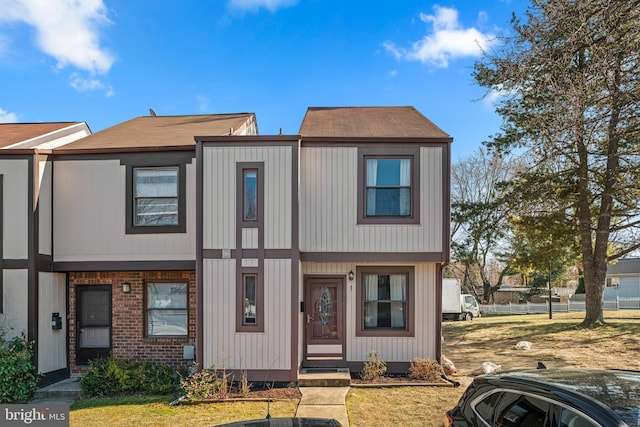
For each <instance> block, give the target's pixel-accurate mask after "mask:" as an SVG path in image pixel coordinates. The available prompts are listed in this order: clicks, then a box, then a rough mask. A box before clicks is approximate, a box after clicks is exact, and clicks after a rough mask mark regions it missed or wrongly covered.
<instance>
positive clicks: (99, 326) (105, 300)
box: [76, 285, 111, 365]
mask: <svg viewBox="0 0 640 427" xmlns="http://www.w3.org/2000/svg"><path fill="white" fill-rule="evenodd" d="M76 301H77V303H76V318H77V322H76V323H77V325H76V327H77V329H76V330H77V331H78V333H77V337H78V342H77V347H78V352H77V354H78V360H77V363H78V365H86V364H88V363H89V360H91V359H97V358H99V357H109V354H110V353H111V286H84V285H80V286H78V287H77V298H76Z"/></svg>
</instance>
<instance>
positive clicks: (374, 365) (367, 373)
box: [360, 351, 387, 381]
mask: <svg viewBox="0 0 640 427" xmlns="http://www.w3.org/2000/svg"><path fill="white" fill-rule="evenodd" d="M380 356H382V355H381V354H380V353H378V352H377V351H372V352H370V353H367V359H368V360H367V361H366V362H364V366H363V367H362V372H361V373H360V378H362V379H363V380H365V381H372V380H376V379H379V378H382V377H383V376H384V374H385V373H386V372H387V364H386V363H385V362H384V361H383V360H381V359H380Z"/></svg>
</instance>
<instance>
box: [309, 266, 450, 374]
mask: <svg viewBox="0 0 640 427" xmlns="http://www.w3.org/2000/svg"><path fill="white" fill-rule="evenodd" d="M364 265H366V264H357V266H360V267H362V266H364ZM372 265H376V266H380V265H382V264H372ZM391 265H396V264H384V266H391ZM403 265H413V266H414V267H415V295H414V298H415V316H416V318H415V336H414V337H356V334H355V331H356V324H355V322H356V319H355V313H356V304H357V301H356V289H355V286H357V282H356V280H355V279H354V280H353V281H352V282H349V281H348V280H347V278H346V276H347V273H348V272H349V271H353V272H355V271H356V264H351V263H308V262H303V263H302V273H303V274H305V275H320V274H327V275H344V276H345V283H346V289H345V293H344V294H345V296H346V299H347V301H346V313H345V314H346V316H345V319H346V336H345V345H346V351H347V360H348V361H365V360H367V353H369V352H372V351H378V352H380V353H381V354H382V359H383V360H385V361H386V362H408V361H410V360H412V359H414V358H416V357H424V358H434V357H435V351H436V349H435V343H436V340H437V339H438V338H437V337H435V331H436V323H437V322H438V321H439V319H437V318H436V317H437V316H436V314H435V313H436V304H435V303H436V298H435V295H436V293H435V291H436V285H435V283H436V265H435V264H433V263H418V264H403ZM301 295H303V294H301Z"/></svg>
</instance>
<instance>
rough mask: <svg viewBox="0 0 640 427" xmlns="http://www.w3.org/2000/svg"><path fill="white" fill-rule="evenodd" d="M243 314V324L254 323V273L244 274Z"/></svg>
mask: <svg viewBox="0 0 640 427" xmlns="http://www.w3.org/2000/svg"><path fill="white" fill-rule="evenodd" d="M243 299H244V314H243V321H242V324H243V325H255V324H256V303H257V301H256V276H255V274H245V275H244V298H243Z"/></svg>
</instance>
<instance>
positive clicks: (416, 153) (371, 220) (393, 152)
mask: <svg viewBox="0 0 640 427" xmlns="http://www.w3.org/2000/svg"><path fill="white" fill-rule="evenodd" d="M375 158H377V159H409V160H410V162H411V182H410V185H411V213H410V214H409V215H408V216H367V214H366V212H367V190H366V187H367V167H366V164H367V160H368V159H375ZM357 198H358V202H357V204H358V207H357V215H358V218H357V223H358V224H420V148H419V147H398V148H396V147H389V148H365V147H359V148H358V195H357Z"/></svg>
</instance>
